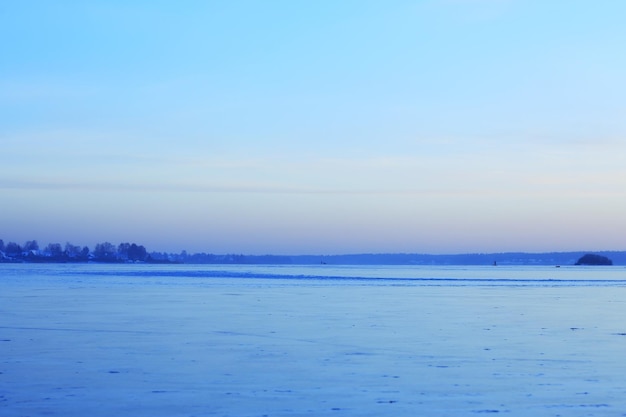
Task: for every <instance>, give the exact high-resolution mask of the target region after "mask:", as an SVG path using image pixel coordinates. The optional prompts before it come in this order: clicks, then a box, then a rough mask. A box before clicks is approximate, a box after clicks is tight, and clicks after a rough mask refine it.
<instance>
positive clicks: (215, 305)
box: [0, 265, 626, 417]
mask: <svg viewBox="0 0 626 417" xmlns="http://www.w3.org/2000/svg"><path fill="white" fill-rule="evenodd" d="M226 276H227V277H228V278H223V277H226ZM324 276H330V277H333V278H331V279H324V278H323V277H324ZM387 278H395V279H387ZM414 278H419V279H417V280H415V279H414ZM429 278H437V279H438V280H436V281H432V280H429ZM448 278H449V279H450V280H447V279H448ZM624 278H626V270H625V269H623V268H617V267H615V268H613V269H602V268H601V269H593V268H582V269H581V268H578V269H574V268H572V269H569V268H560V269H559V270H555V268H521V267H517V268H513V267H511V268H500V267H498V268H473V267H470V268H423V267H422V268H406V267H402V268H397V267H345V268H336V267H333V268H330V267H329V268H326V269H325V268H322V267H316V268H303V267H271V266H265V267H254V266H246V267H214V266H210V267H207V266H203V267H199V266H159V267H154V266H146V265H143V266H142V265H118V266H100V265H80V266H76V265H72V266H62V265H59V266H55V265H0V415H2V416H7V417H9V416H40V415H46V416H49V415H53V416H64V417H68V416H87V415H88V416H93V417H96V416H107V417H109V416H306V415H310V416H382V415H389V416H471V415H483V414H487V415H494V414H497V415H507V416H568V417H570V416H624V415H626V322H625V321H624V317H626V286H624V285H625V284H624V282H623V281H622V279H624ZM439 279H443V281H441V280H439Z"/></svg>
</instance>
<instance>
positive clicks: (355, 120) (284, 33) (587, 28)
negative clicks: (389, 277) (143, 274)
mask: <svg viewBox="0 0 626 417" xmlns="http://www.w3.org/2000/svg"><path fill="white" fill-rule="evenodd" d="M625 18H626V2H623V1H621V0H599V1H593V2H592V1H588V0H549V1H546V0H413V1H408V0H388V1H379V0H377V1H372V0H341V1H337V0H316V1H293V0H267V1H252V0H249V1H246V0H228V1H199V0H198V1H193V0H182V1H176V2H171V1H158V0H150V1H148V0H134V1H126V0H124V1H122V0H107V1H104V0H102V1H98V0H95V1H89V2H81V1H70V0H58V1H54V2H52V1H44V0H40V1H39V0H24V1H19V2H17V1H13V2H4V3H3V4H2V5H1V6H0V39H2V42H0V238H1V239H3V240H4V241H5V242H8V241H15V242H18V243H23V242H25V241H27V240H32V239H35V240H37V241H38V242H39V243H40V245H41V244H47V243H51V242H60V243H64V242H71V243H73V244H78V245H87V246H89V247H93V246H94V245H95V244H96V243H100V242H105V241H109V242H112V243H114V244H117V243H120V242H136V243H138V244H143V245H144V246H146V248H147V249H148V250H149V251H152V250H154V251H168V252H180V251H181V250H186V251H188V252H207V253H220V254H221V253H243V254H285V255H288V254H341V253H392V252H406V253H432V254H438V253H467V252H471V253H480V252H509V251H526V252H544V251H569V250H626V215H625V214H624V213H626V101H625V100H624V97H626V82H625V80H626V78H625V74H626V54H624V47H625V45H626V26H625V25H624V19H625Z"/></svg>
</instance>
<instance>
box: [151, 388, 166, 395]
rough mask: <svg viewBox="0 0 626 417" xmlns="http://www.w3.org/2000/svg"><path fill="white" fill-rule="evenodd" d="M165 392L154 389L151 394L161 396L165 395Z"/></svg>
mask: <svg viewBox="0 0 626 417" xmlns="http://www.w3.org/2000/svg"><path fill="white" fill-rule="evenodd" d="M166 392H167V391H165V390H160V389H155V390H153V391H152V393H153V394H163V393H166Z"/></svg>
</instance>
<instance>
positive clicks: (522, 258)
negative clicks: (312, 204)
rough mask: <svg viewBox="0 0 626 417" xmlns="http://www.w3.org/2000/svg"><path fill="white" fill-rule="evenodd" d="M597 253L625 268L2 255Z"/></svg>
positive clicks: (3, 258) (0, 258) (624, 254)
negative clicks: (600, 262) (604, 262)
mask: <svg viewBox="0 0 626 417" xmlns="http://www.w3.org/2000/svg"><path fill="white" fill-rule="evenodd" d="M587 253H594V254H598V255H602V256H606V257H609V258H611V260H612V261H613V265H616V266H619V265H626V251H572V252H544V253H527V252H502V253H479V254H477V253H474V254H472V253H468V254H447V255H445V254H444V255H431V254H419V253H386V254H385V253H381V254H345V255H292V256H289V255H241V254H238V255H235V254H226V255H215V254H205V253H197V254H186V253H184V252H183V253H181V254H171V253H160V252H151V253H147V254H146V256H145V257H143V258H142V259H141V260H136V259H135V260H132V259H123V258H115V259H113V258H111V259H98V258H94V257H85V258H70V257H68V256H66V255H60V256H55V257H52V256H46V255H43V254H40V255H35V254H32V253H30V254H20V255H19V256H8V255H7V254H5V253H2V252H0V263H30V264H74V263H81V264H86V263H93V264H134V263H137V264H192V265H203V264H214V265H219V264H230V265H316V264H319V265H329V266H332V265H409V266H410V265H415V266H419V265H425V266H429V265H433V266H434V265H441V266H445V265H493V266H494V267H497V266H507V265H530V266H532V265H537V266H541V265H544V266H550V265H552V266H568V265H571V266H573V265H575V264H576V262H577V260H578V259H579V258H580V257H581V256H583V255H585V254H587Z"/></svg>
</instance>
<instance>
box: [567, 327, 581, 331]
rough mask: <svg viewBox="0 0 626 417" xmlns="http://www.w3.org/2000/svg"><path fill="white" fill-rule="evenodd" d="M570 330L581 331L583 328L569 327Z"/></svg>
mask: <svg viewBox="0 0 626 417" xmlns="http://www.w3.org/2000/svg"><path fill="white" fill-rule="evenodd" d="M569 329H570V330H583V329H584V327H570V328H569Z"/></svg>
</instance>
